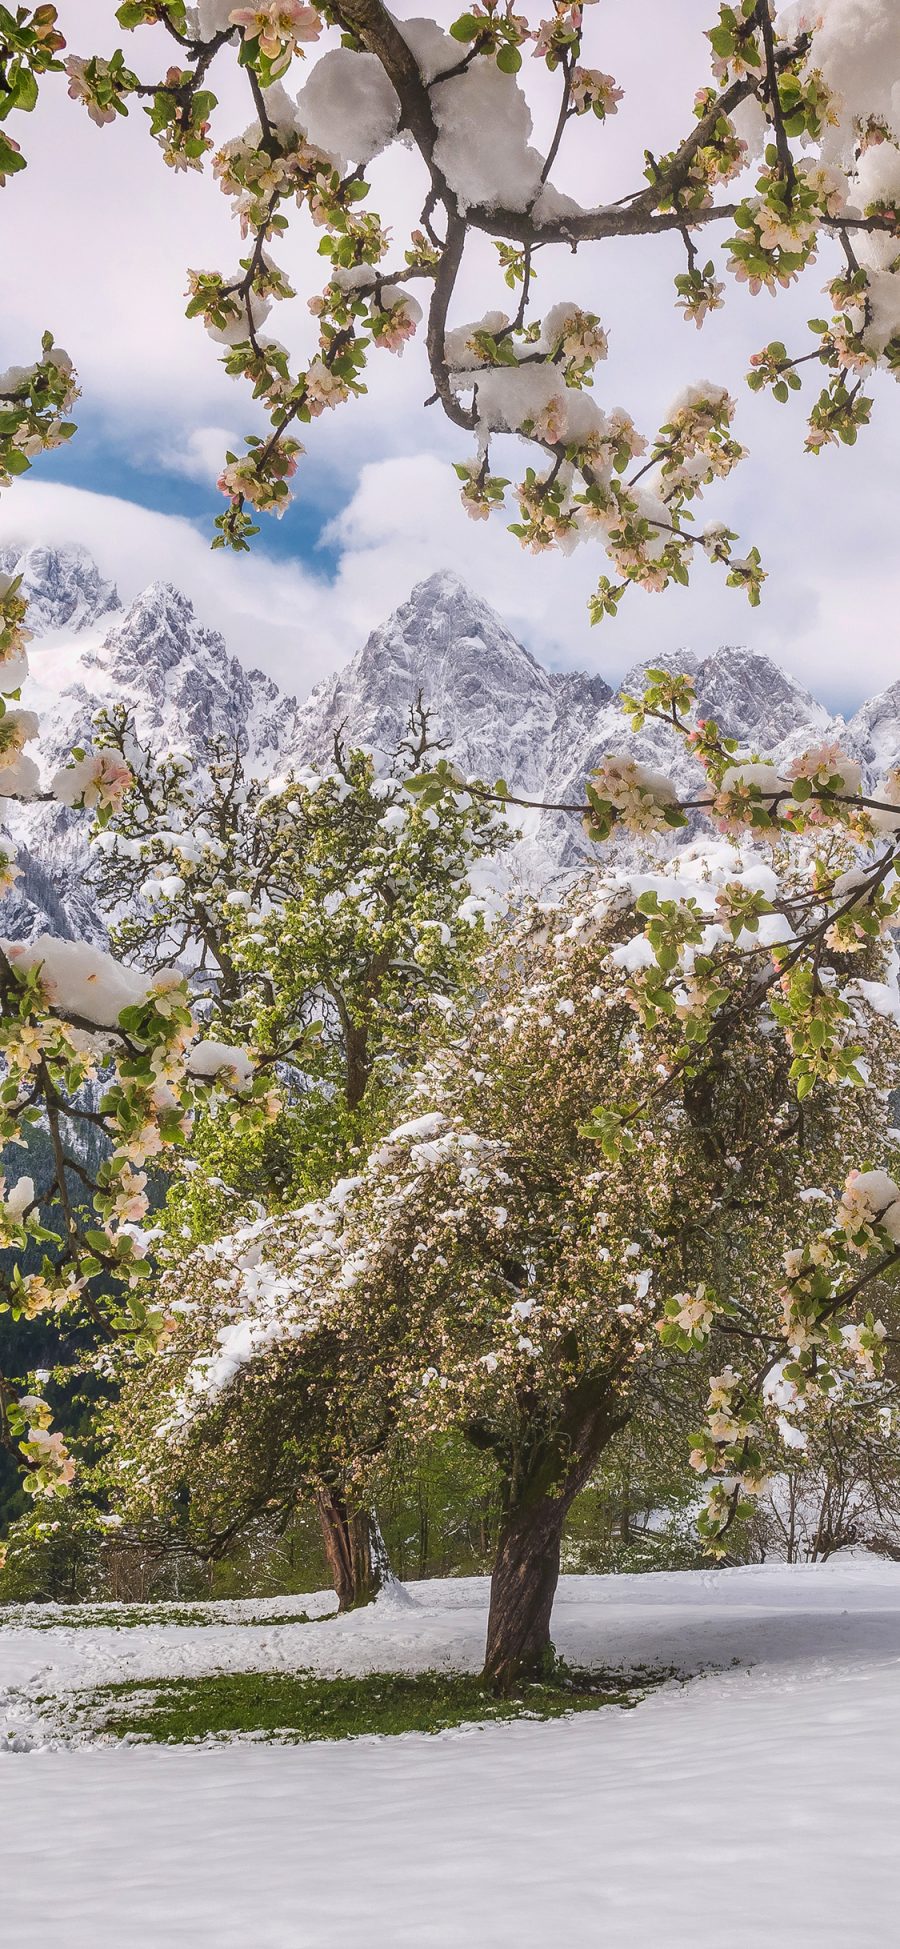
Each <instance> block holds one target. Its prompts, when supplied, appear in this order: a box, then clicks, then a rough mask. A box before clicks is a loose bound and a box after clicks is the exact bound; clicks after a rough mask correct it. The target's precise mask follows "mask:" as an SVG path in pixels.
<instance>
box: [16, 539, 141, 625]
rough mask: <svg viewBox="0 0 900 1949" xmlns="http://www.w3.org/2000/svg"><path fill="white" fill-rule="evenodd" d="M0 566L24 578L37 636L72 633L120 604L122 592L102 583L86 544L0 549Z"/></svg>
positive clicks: (23, 592) (110, 612)
mask: <svg viewBox="0 0 900 1949" xmlns="http://www.w3.org/2000/svg"><path fill="white" fill-rule="evenodd" d="M0 570H2V571H3V573H4V574H6V575H11V574H13V573H15V574H17V575H21V577H22V594H23V595H24V596H27V598H28V609H29V617H28V626H29V628H30V629H32V630H34V632H35V634H37V635H43V634H44V633H45V632H46V631H47V630H52V629H65V630H66V631H67V632H68V634H69V635H71V636H74V635H76V634H78V632H79V631H81V630H84V629H92V628H93V626H94V624H95V623H97V622H99V620H100V618H101V616H109V615H112V614H113V613H114V612H115V611H116V610H117V609H119V608H120V607H121V604H120V602H119V595H118V590H117V589H116V588H115V586H114V584H113V583H112V582H104V580H103V577H102V576H101V574H100V570H99V569H98V567H97V564H96V562H95V561H94V559H93V556H91V555H89V554H88V551H87V549H86V548H77V547H72V548H29V549H26V551H25V553H24V554H23V553H22V552H21V551H20V550H19V549H18V548H11V547H8V546H7V547H3V548H0Z"/></svg>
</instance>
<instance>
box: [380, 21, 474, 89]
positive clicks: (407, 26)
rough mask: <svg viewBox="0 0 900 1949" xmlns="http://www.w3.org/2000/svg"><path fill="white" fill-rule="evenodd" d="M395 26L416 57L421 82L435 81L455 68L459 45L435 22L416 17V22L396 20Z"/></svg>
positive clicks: (459, 53)
mask: <svg viewBox="0 0 900 1949" xmlns="http://www.w3.org/2000/svg"><path fill="white" fill-rule="evenodd" d="M395 25H396V27H397V28H398V29H399V31H400V33H401V34H402V35H403V39H404V40H405V42H406V45H407V47H408V48H409V49H410V51H411V53H413V54H414V55H415V57H416V60H417V62H418V64H419V71H420V73H421V76H422V79H423V81H434V80H435V78H436V76H437V75H440V74H446V72H447V70H448V69H449V68H455V67H458V65H459V61H460V56H461V49H460V44H459V42H458V41H455V40H453V39H452V37H451V35H450V34H445V33H444V30H443V28H442V27H439V26H438V23H437V21H436V20H428V19H426V18H424V17H422V16H419V17H417V18H416V19H415V20H398V21H396V22H395Z"/></svg>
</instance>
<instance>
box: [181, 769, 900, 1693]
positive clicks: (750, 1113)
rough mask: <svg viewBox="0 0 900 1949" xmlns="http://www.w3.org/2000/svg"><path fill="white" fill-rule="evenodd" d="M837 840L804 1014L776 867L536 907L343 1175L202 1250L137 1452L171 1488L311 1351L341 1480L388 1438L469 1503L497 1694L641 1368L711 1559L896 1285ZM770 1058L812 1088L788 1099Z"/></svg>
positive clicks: (873, 982) (866, 1032) (294, 1378)
mask: <svg viewBox="0 0 900 1949" xmlns="http://www.w3.org/2000/svg"><path fill="white" fill-rule="evenodd" d="M660 783H661V782H660ZM794 803H795V804H797V805H799V804H800V803H801V801H794ZM646 809H647V808H646V805H645V807H644V813H646ZM660 816H661V815H660ZM847 850H848V849H847V846H846V843H845V842H844V840H843V838H842V836H841V835H840V834H837V835H835V834H833V833H832V834H829V836H828V839H827V840H824V841H822V853H821V858H822V860H823V861H824V860H825V858H826V856H827V857H828V858H829V861H830V864H829V869H828V877H827V879H822V880H821V882H820V884H819V886H818V890H817V893H816V896H815V901H816V908H817V912H816V921H817V924H818V934H819V939H818V945H817V949H816V981H815V984H814V988H813V990H812V991H810V990H809V989H808V986H807V984H806V983H805V982H804V981H798V979H797V977H796V975H795V974H794V969H793V968H792V967H791V956H792V954H793V953H794V943H795V941H796V930H797V928H798V927H799V926H804V925H808V924H809V923H810V920H811V914H810V907H811V897H810V893H809V880H808V869H807V867H806V864H805V862H802V861H801V862H800V863H799V867H798V864H797V863H795V862H794V860H793V857H792V849H791V848H790V847H788V848H786V849H785V856H784V857H781V855H780V853H776V854H775V855H774V862H773V864H772V865H769V864H767V863H764V862H762V861H760V860H759V859H758V858H754V857H752V856H751V857H750V858H746V857H741V855H740V854H738V853H734V854H730V855H729V854H728V852H727V851H726V852H725V854H724V857H723V856H722V853H721V852H720V854H719V857H718V860H716V859H715V858H713V859H706V860H704V859H703V858H700V859H697V860H695V861H694V862H693V864H692V865H691V864H686V865H684V866H682V867H677V868H676V869H674V870H673V871H671V872H670V873H669V874H666V873H665V872H662V873H659V874H655V875H651V876H647V877H646V878H645V879H644V880H643V882H639V883H638V885H637V886H634V885H631V884H629V882H628V881H627V879H626V878H624V877H622V876H620V877H619V879H618V880H616V879H615V878H614V879H613V880H612V881H611V882H610V883H609V884H607V886H606V887H605V888H603V887H601V886H599V885H597V884H596V883H592V882H588V883H586V885H585V886H584V887H583V888H582V890H581V892H580V893H579V894H578V895H577V896H573V897H572V898H571V899H570V900H569V901H568V902H566V903H564V904H562V905H561V906H560V907H559V908H553V907H551V906H548V905H546V904H542V905H541V906H540V907H539V908H537V909H536V911H535V912H534V913H533V914H531V915H529V916H526V917H525V918H523V919H521V920H520V921H519V922H517V923H516V924H514V925H512V926H511V927H510V929H509V930H508V931H504V932H503V933H502V934H501V936H500V938H499V939H498V941H497V942H496V944H495V945H493V946H492V947H491V948H490V949H489V950H488V952H487V955H486V959H485V963H484V967H483V993H482V995H481V996H480V998H479V1003H478V1006H477V1008H476V1009H475V1010H474V1011H473V1012H472V1017H471V1020H470V1022H469V1024H468V1026H467V1027H465V1028H464V1030H463V1032H462V1033H461V1034H460V1036H459V1037H458V1038H457V1039H455V1040H454V1039H451V1040H450V1041H449V1042H448V1043H447V1045H446V1046H445V1047H444V1048H443V1049H442V1050H440V1051H439V1052H438V1053H437V1054H436V1055H435V1057H434V1058H433V1059H432V1061H431V1062H430V1064H429V1065H427V1066H426V1067H425V1069H424V1070H423V1071H422V1072H421V1073H420V1075H419V1077H418V1078H417V1079H416V1081H415V1084H414V1086H413V1087H412V1089H411V1091H410V1095H409V1099H408V1103H407V1115H406V1117H405V1118H404V1121H403V1122H402V1123H401V1124H399V1125H398V1126H397V1127H396V1128H395V1129H394V1130H393V1131H392V1132H391V1133H390V1134H389V1136H388V1138H387V1139H386V1141H385V1142H384V1143H383V1144H382V1145H381V1146H380V1147H379V1148H378V1149H377V1150H376V1151H375V1152H374V1153H373V1155H372V1157H371V1158H370V1160H369V1162H368V1163H367V1165H366V1166H365V1168H364V1169H363V1170H362V1171H361V1173H360V1174H359V1176H358V1177H357V1179H355V1180H350V1181H349V1182H345V1183H342V1184H341V1185H339V1186H338V1187H337V1188H336V1190H335V1192H334V1193H333V1194H332V1195H331V1196H330V1197H329V1198H328V1199H326V1200H324V1201H320V1202H318V1203H314V1204H313V1205H311V1206H309V1207H307V1208H305V1209H304V1210H301V1211H300V1212H299V1213H298V1214H296V1215H294V1216H290V1215H289V1216H287V1217H286V1218H285V1219H283V1220H280V1221H274V1222H272V1223H269V1224H268V1225H266V1224H260V1225H259V1226H258V1227H254V1228H252V1230H250V1231H248V1232H246V1233H244V1234H238V1235H237V1236H232V1237H231V1238H228V1239H226V1240H224V1241H223V1242H222V1244H221V1245H220V1247H219V1248H218V1249H216V1248H208V1250H207V1253H206V1255H205V1264H206V1268H207V1271H206V1293H207V1297H206V1300H205V1301H201V1302H200V1303H199V1305H198V1306H197V1307H196V1308H195V1309H193V1310H192V1311H191V1312H190V1313H189V1317H188V1321H187V1333H186V1338H185V1341H184V1345H183V1348H182V1351H181V1353H180V1354H179V1352H178V1350H177V1343H176V1347H175V1349H174V1350H173V1354H172V1356H171V1357H172V1358H173V1359H175V1360H176V1361H177V1362H178V1363H179V1365H178V1368H177V1370H176V1371H177V1382H176V1385H175V1386H174V1388H173V1390H172V1398H171V1403H170V1407H169V1411H168V1412H167V1414H166V1416H165V1442H166V1444H167V1445H169V1444H172V1445H174V1452H175V1454H176V1455H178V1456H179V1458H180V1463H181V1465H184V1457H185V1455H190V1454H191V1453H197V1454H202V1453H203V1452H204V1451H205V1450H206V1448H207V1447H208V1428H209V1421H208V1417H210V1416H211V1417H213V1425H215V1417H216V1416H219V1415H221V1414H223V1413H225V1414H226V1415H227V1414H228V1409H227V1406H225V1407H224V1408H223V1401H224V1402H226V1403H227V1397H228V1394H229V1392H230V1391H231V1390H232V1389H235V1388H236V1389H238V1390H239V1395H238V1396H236V1397H235V1398H236V1400H237V1399H238V1398H245V1399H246V1398H247V1395H248V1394H249V1396H250V1397H251V1398H254V1399H256V1400H257V1401H265V1400H266V1398H267V1395H269V1394H270V1392H271V1394H272V1395H274V1397H275V1398H278V1397H279V1395H280V1394H281V1393H282V1391H283V1390H284V1391H285V1393H286V1394H287V1393H289V1391H290V1389H291V1388H292V1387H294V1386H296V1385H298V1384H305V1383H303V1382H302V1380H301V1379H300V1378H299V1377H304V1376H306V1377H307V1379H308V1377H309V1376H310V1375H311V1374H313V1373H315V1372H316V1371H317V1368H316V1363H317V1362H318V1361H319V1360H320V1359H321V1358H322V1357H323V1352H324V1358H325V1359H326V1362H327V1366H328V1374H329V1378H328V1383H327V1389H326V1393H327V1396H328V1398H329V1401H331V1402H333V1401H334V1400H338V1401H340V1398H341V1396H342V1395H343V1396H344V1398H345V1399H346V1400H348V1401H349V1402H352V1403H353V1408H354V1414H353V1417H351V1418H349V1419H348V1423H347V1427H348V1437H349V1440H350V1442H351V1443H352V1444H354V1446H353V1448H352V1451H351V1452H350V1453H349V1454H348V1456H347V1464H348V1467H349V1468H350V1469H351V1471H352V1470H354V1469H355V1470H356V1471H357V1472H358V1476H359V1480H360V1484H361V1486H362V1485H363V1484H364V1483H365V1482H366V1480H367V1479H368V1476H369V1472H370V1471H371V1469H372V1468H373V1466H376V1465H378V1464H380V1462H381V1459H382V1457H383V1454H384V1450H385V1445H386V1444H389V1443H390V1442H391V1440H394V1439H399V1440H400V1441H402V1442H408V1441H413V1442H414V1441H416V1440H417V1439H424V1438H432V1437H433V1436H434V1435H435V1434H436V1433H439V1432H442V1431H445V1430H450V1429H453V1430H457V1431H459V1432H460V1433H462V1434H463V1436H464V1437H465V1438H466V1439H467V1440H468V1441H469V1442H470V1443H471V1444H472V1445H473V1446H474V1447H475V1448H476V1449H478V1450H479V1451H481V1452H484V1453H486V1454H489V1455H491V1456H492V1457H493V1458H494V1461H495V1464H496V1468H497V1471H498V1476H499V1481H500V1485H501V1496H502V1502H503V1521H502V1526H501V1533H500V1541H499V1549H498V1556H497V1563H496V1566H495V1570H494V1575H493V1580H492V1590H491V1609H490V1618H489V1624H488V1641H487V1651H486V1666H485V1670H486V1676H487V1677H488V1679H489V1680H490V1682H491V1683H493V1684H494V1685H496V1686H498V1687H499V1688H500V1689H508V1687H509V1686H510V1685H511V1684H513V1683H515V1682H516V1680H517V1679H518V1678H519V1677H521V1676H522V1675H523V1674H532V1673H534V1672H536V1671H540V1670H541V1669H542V1668H543V1666H544V1665H545V1664H546V1661H547V1659H548V1657H549V1655H550V1614H551V1608H552V1602H553V1596H554V1592H555V1588H556V1581H557V1577H558V1572H559V1550H560V1539H561V1534H562V1529H563V1524H564V1521H565V1517H566V1513H567V1511H568V1509H569V1507H570V1505H571V1503H572V1500H573V1498H574V1497H575V1495H577V1494H578V1492H579V1491H580V1490H581V1489H582V1488H583V1487H584V1485H585V1483H586V1482H587V1481H588V1480H589V1479H590V1476H591V1474H592V1473H593V1471H594V1469H595V1467H596V1464H597V1462H598V1459H599V1458H600V1456H601V1455H602V1454H603V1452H604V1450H605V1449H606V1447H607V1445H608V1444H609V1443H610V1442H611V1440H612V1439H613V1437H614V1436H615V1434H616V1433H617V1432H618V1431H619V1430H620V1429H621V1428H623V1427H624V1426H625V1425H626V1423H627V1421H628V1419H629V1417H630V1414H631V1413H632V1411H633V1407H634V1403H635V1401H636V1400H637V1399H639V1398H641V1396H642V1394H643V1392H644V1388H645V1385H646V1377H647V1372H648V1370H649V1372H650V1374H651V1375H652V1376H653V1377H654V1380H655V1384H656V1385H657V1386H660V1385H661V1386H664V1385H665V1374H666V1372H667V1370H668V1369H669V1367H671V1366H674V1367H675V1368H678V1367H680V1365H681V1363H682V1362H683V1361H685V1360H686V1359H693V1360H697V1361H699V1360H703V1361H704V1362H705V1363H707V1381H708V1398H709V1418H708V1421H707V1423H706V1425H705V1426H704V1427H703V1428H701V1429H700V1430H699V1431H698V1432H697V1433H696V1434H695V1435H694V1436H693V1438H692V1442H693V1445H692V1452H691V1458H690V1459H691V1464H692V1466H693V1468H694V1470H695V1471H696V1473H697V1475H698V1477H699V1478H700V1479H701V1480H703V1481H705V1482H707V1483H708V1484H709V1488H710V1494H709V1505H708V1509H707V1512H706V1514H705V1516H704V1517H703V1518H701V1522H700V1529H701V1533H702V1534H703V1535H704V1536H705V1539H706V1542H707V1545H708V1547H709V1548H711V1549H712V1550H713V1552H714V1553H720V1552H722V1551H724V1549H725V1547H726V1543H725V1538H726V1536H727V1531H728V1529H729V1527H730V1525H731V1523H732V1522H733V1521H734V1519H735V1517H736V1516H739V1515H743V1514H746V1513H747V1510H748V1508H749V1507H750V1506H751V1499H752V1498H753V1497H755V1496H756V1495H758V1494H759V1492H760V1491H761V1489H762V1487H763V1485H764V1482H765V1479H766V1473H767V1468H768V1466H769V1464H770V1462H771V1460H772V1457H773V1455H777V1453H778V1428H779V1417H781V1421H782V1422H783V1421H784V1419H785V1418H788V1419H789V1418H790V1412H791V1410H790V1408H788V1407H786V1405H785V1404H786V1402H790V1403H793V1404H794V1410H795V1413H796V1414H798V1415H799V1414H800V1413H801V1412H802V1408H801V1406H800V1404H801V1402H802V1401H803V1399H805V1398H806V1397H809V1398H811V1399H813V1398H818V1397H819V1396H824V1395H827V1394H828V1392H829V1391H830V1390H831V1389H832V1388H833V1387H834V1386H836V1385H837V1384H838V1382H839V1381H840V1379H841V1377H842V1376H843V1375H844V1374H845V1372H847V1371H853V1370H854V1369H857V1368H858V1369H859V1370H860V1371H861V1372H862V1373H863V1374H871V1375H874V1374H875V1373H877V1371H878V1370H879V1367H880V1363H881V1358H882V1346H883V1337H884V1330H883V1328H882V1327H881V1326H880V1324H879V1322H878V1321H876V1319H875V1318H874V1316H873V1315H872V1313H871V1312H870V1311H869V1310H867V1304H866V1296H867V1295H868V1293H869V1290H870V1288H872V1287H873V1286H874V1285H875V1284H876V1282H877V1281H880V1280H882V1279H883V1278H885V1277H886V1276H887V1275H888V1273H889V1272H891V1271H892V1270H893V1269H894V1268H895V1267H896V1266H897V1265H898V1264H900V1244H898V1238H900V1190H898V1188H897V1186H896V1184H895V1183H894V1181H893V1180H892V1179H891V1178H889V1177H888V1176H887V1174H886V1173H884V1172H877V1171H876V1172H873V1173H870V1174H869V1175H868V1176H866V1175H862V1176H860V1175H858V1174H854V1173H853V1172H852V1166H853V1161H854V1159H858V1158H863V1159H865V1158H866V1157H867V1156H868V1155H872V1154H875V1155H879V1156H884V1154H885V1152H886V1150H887V1151H888V1152H889V1143H890V1139H889V1136H888V1122H889V1111H888V1105H887V1092H886V1088H885V1083H886V1080H887V1077H888V1075H889V1065H890V1061H891V1060H892V1059H893V1060H894V1061H896V1053H897V1047H898V1025H897V1024H896V1023H894V1022H891V1021H889V1020H888V1018H887V1016H886V1015H884V1014H883V1013H882V1012H880V1009H879V1004H880V1003H883V1001H884V997H885V996H886V995H889V993H890V992H891V991H890V988H889V984H888V983H886V982H885V981H884V980H882V979H880V977H882V976H883V975H884V974H885V973H889V972H890V971H889V969H888V968H886V966H885V963H886V961H887V960H888V957H889V954H890V952H891V950H889V949H888V948H887V947H886V946H885V945H884V944H883V943H881V941H880V939H879V930H878V927H877V926H875V927H873V928H872V930H871V931H869V930H868V926H867V915H866V914H865V910H861V909H859V908H856V909H855V910H854V919H853V922H852V927H848V925H847V923H846V919H844V921H843V923H842V919H841V915H840V907H841V899H840V893H839V894H838V896H837V904H836V905H835V904H834V898H835V896H834V888H835V885H836V883H837V882H838V881H840V879H841V876H842V873H844V872H845V871H846V870H848V869H845V867H844V865H843V861H844V859H845V858H846V854H847ZM849 871H851V873H852V871H853V869H849ZM669 895H671V896H672V897H671V898H669V897H668V896H669ZM885 904H886V903H885ZM823 914H824V916H825V917H826V918H825V924H824V925H823V924H822V922H821V919H820V916H821V915H823ZM826 936H827V939H826ZM848 947H849V949H851V950H854V949H855V950H856V952H848ZM797 965H799V964H798V963H795V964H794V967H796V966H797ZM792 976H793V979H792ZM895 979H896V975H895V974H894V980H895ZM820 1021H821V1022H823V1023H824V1024H825V1025H826V1028H827V1033H826V1035H825V1036H824V1037H821V1038H820V1036H819V1033H818V1027H817V1026H812V1024H816V1025H817V1024H818V1023H819V1022H820ZM810 1038H811V1042H810ZM798 1046H803V1047H806V1046H811V1047H812V1049H813V1050H814V1052H815V1054H814V1058H813V1060H814V1061H815V1063H816V1064H817V1065H819V1073H818V1074H817V1075H816V1076H815V1078H814V1084H815V1087H814V1088H813V1089H810V1090H808V1091H805V1090H802V1088H801V1090H800V1091H799V1094H800V1095H801V1096H802V1099H803V1100H802V1101H800V1102H798V1080H799V1079H798V1074H797V1071H798V1065H801V1066H802V1065H803V1063H804V1062H805V1061H806V1060H807V1058H806V1057H803V1056H799V1055H798V1054H797V1049H798ZM802 1073H803V1074H806V1073H807V1072H806V1071H805V1070H803V1072H802ZM854 1083H856V1084H857V1085H858V1087H856V1088H854V1087H853V1084H854ZM623 1094H624V1095H625V1096H626V1098H627V1104H628V1107H627V1108H625V1107H623V1105H622V1097H623ZM598 1098H600V1099H601V1100H602V1099H604V1098H605V1099H606V1107H603V1108H600V1109H598V1108H597V1107H596V1106H597V1102H598ZM611 1100H612V1102H618V1106H619V1107H617V1108H613V1107H611ZM848 1172H850V1175H849V1176H848ZM813 1175H814V1178H815V1182H814V1183H810V1178H811V1176H813ZM841 1186H844V1187H845V1188H844V1190H843V1192H842V1193H841V1194H840V1202H839V1204H838V1210H837V1216H836V1218H835V1220H834V1221H833V1222H832V1223H830V1224H826V1225H825V1227H824V1228H822V1227H821V1223H820V1215H819V1210H818V1205H819V1199H820V1198H822V1197H824V1198H825V1199H826V1200H827V1202H828V1203H829V1204H831V1203H832V1202H833V1200H835V1199H836V1198H837V1195H838V1192H839V1191H840V1187H841ZM861 1262H863V1263H861ZM779 1263H783V1265H784V1283H783V1284H781V1285H779V1284H778V1283H777V1277H776V1280H775V1281H774V1282H773V1267H777V1266H778V1265H779ZM193 1290H196V1287H195V1285H192V1291H193ZM204 1334H205V1335H206V1341H205V1344H204V1343H203V1342H204ZM775 1381H777V1384H778V1389H779V1392H778V1397H777V1404H776V1399H775V1396H774V1394H773V1387H774V1384H775ZM770 1382H771V1383H772V1385H771V1386H768V1385H767V1383H770ZM331 1411H333V1410H331ZM242 1420H243V1417H242V1413H241V1410H240V1409H239V1408H236V1409H235V1411H234V1412H233V1413H232V1415H231V1417H230V1426H231V1428H232V1433H233V1439H235V1440H237V1439H238V1438H239V1434H238V1431H239V1429H240V1428H241V1426H242ZM357 1428H358V1430H359V1433H358V1439H357V1435H356V1430H357ZM373 1436H374V1440H373Z"/></svg>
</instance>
